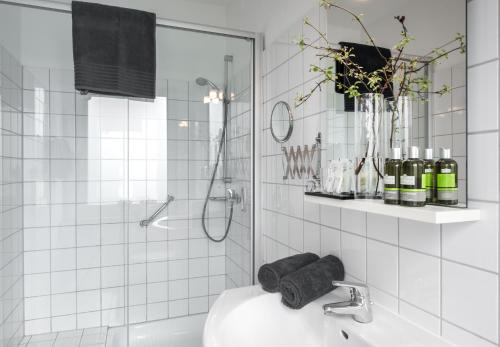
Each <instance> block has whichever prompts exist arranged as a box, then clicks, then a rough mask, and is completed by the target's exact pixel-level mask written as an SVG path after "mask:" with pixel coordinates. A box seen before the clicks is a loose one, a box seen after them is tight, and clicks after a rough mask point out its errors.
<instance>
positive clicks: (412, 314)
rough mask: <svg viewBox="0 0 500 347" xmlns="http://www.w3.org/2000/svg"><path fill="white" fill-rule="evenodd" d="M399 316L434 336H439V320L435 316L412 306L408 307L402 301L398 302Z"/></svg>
mask: <svg viewBox="0 0 500 347" xmlns="http://www.w3.org/2000/svg"><path fill="white" fill-rule="evenodd" d="M399 314H400V315H401V316H403V317H405V318H406V319H408V320H410V321H411V322H414V323H416V324H417V325H420V326H421V327H423V328H424V329H427V330H429V331H431V332H432V333H434V334H436V335H439V334H440V330H441V320H440V319H439V318H438V317H436V316H433V315H431V314H429V313H427V312H425V311H422V310H420V309H418V308H416V307H415V306H413V305H409V304H407V303H406V302H404V301H400V303H399Z"/></svg>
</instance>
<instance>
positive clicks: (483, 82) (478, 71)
mask: <svg viewBox="0 0 500 347" xmlns="http://www.w3.org/2000/svg"><path fill="white" fill-rule="evenodd" d="M468 78H469V80H468V84H467V93H468V105H467V106H468V113H469V116H468V117H467V122H468V129H467V130H468V131H471V132H475V131H485V130H495V129H498V61H493V62H490V63H487V64H484V65H479V66H475V67H472V68H470V69H468Z"/></svg>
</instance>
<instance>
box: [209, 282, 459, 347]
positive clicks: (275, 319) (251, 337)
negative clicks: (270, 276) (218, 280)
mask: <svg viewBox="0 0 500 347" xmlns="http://www.w3.org/2000/svg"><path fill="white" fill-rule="evenodd" d="M280 300H281V295H280V294H279V293H275V294H270V293H266V292H264V291H263V290H262V289H261V288H260V286H251V287H243V288H237V289H230V290H226V291H224V292H223V293H222V294H221V295H220V296H219V298H218V299H217V301H216V302H215V303H214V305H213V306H212V308H211V310H210V312H209V314H208V317H207V320H206V322H205V328H204V332H203V346H204V347H236V346H237V347H344V346H345V347H392V346H394V347H417V346H422V347H451V345H450V344H448V343H447V342H445V341H443V340H442V339H440V338H439V337H438V336H435V335H433V334H431V333H429V332H427V331H425V330H423V329H421V328H419V327H417V326H415V325H413V324H411V323H409V322H408V321H406V320H405V319H403V318H401V317H399V316H397V315H395V314H393V313H391V312H389V311H387V310H385V309H384V308H382V307H379V306H377V305H373V322H371V323H367V324H362V323H358V322H355V321H354V320H353V319H352V318H351V317H349V316H325V315H323V308H322V306H323V304H325V303H328V302H334V301H340V300H346V297H345V296H344V294H343V292H341V291H340V290H336V291H334V292H332V293H329V294H327V295H325V296H323V297H321V298H320V299H318V300H316V301H315V302H313V303H311V304H309V305H307V306H305V307H304V308H302V309H301V310H292V309H289V308H287V307H285V306H284V305H282V304H281V302H280Z"/></svg>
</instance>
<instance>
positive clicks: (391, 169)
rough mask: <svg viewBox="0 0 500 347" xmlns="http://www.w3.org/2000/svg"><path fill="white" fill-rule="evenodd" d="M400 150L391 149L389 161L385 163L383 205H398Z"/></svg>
mask: <svg viewBox="0 0 500 347" xmlns="http://www.w3.org/2000/svg"><path fill="white" fill-rule="evenodd" d="M401 165H402V161H401V148H392V149H391V159H389V160H388V161H386V163H385V170H384V172H385V176H384V203H385V204H389V205H399V190H400V188H401V185H400V181H399V180H400V176H401Z"/></svg>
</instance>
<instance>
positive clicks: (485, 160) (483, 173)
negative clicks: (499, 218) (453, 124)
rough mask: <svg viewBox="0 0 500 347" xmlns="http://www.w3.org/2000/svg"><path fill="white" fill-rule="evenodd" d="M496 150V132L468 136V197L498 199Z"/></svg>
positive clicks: (487, 199) (488, 199)
mask: <svg viewBox="0 0 500 347" xmlns="http://www.w3.org/2000/svg"><path fill="white" fill-rule="evenodd" d="M498 151H499V147H498V133H487V134H475V135H469V136H468V163H467V168H468V172H467V178H468V182H467V183H468V195H469V196H468V197H469V199H477V200H482V201H485V200H486V201H498ZM485 182H486V184H485Z"/></svg>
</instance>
